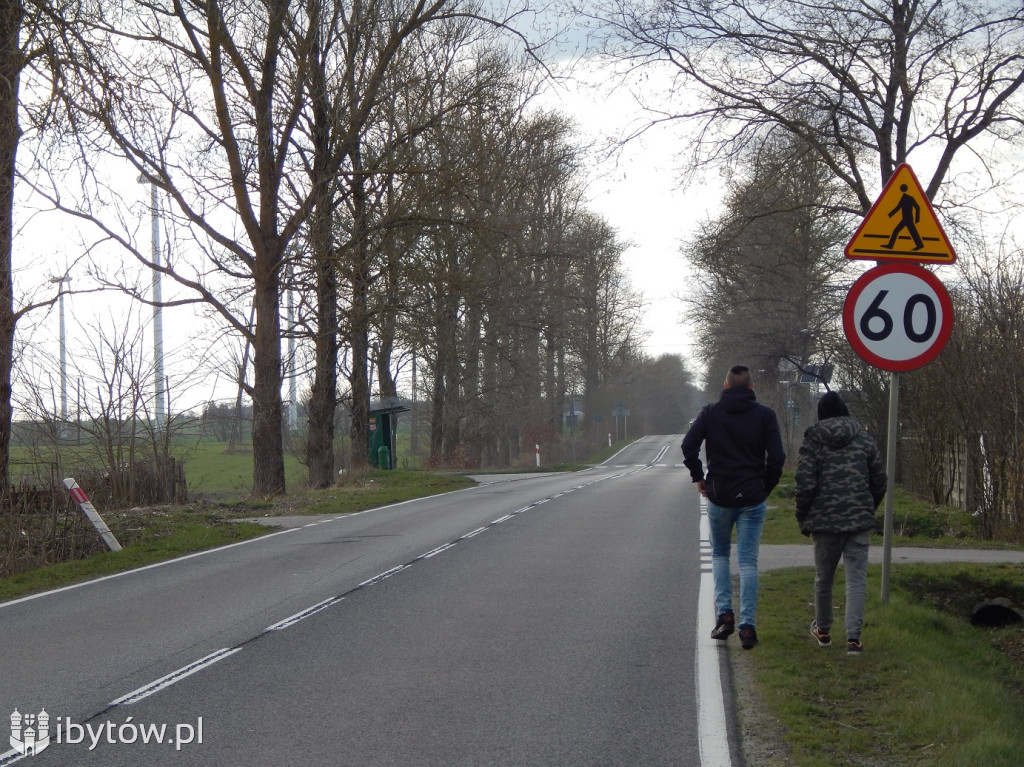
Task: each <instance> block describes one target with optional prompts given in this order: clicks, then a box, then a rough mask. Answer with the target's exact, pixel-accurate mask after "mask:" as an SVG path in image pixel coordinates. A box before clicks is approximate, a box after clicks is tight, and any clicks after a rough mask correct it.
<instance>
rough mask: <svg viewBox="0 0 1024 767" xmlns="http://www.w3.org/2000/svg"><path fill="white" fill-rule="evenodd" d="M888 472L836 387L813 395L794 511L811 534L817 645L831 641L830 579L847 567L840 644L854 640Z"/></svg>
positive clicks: (856, 645)
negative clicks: (813, 414) (814, 411)
mask: <svg viewBox="0 0 1024 767" xmlns="http://www.w3.org/2000/svg"><path fill="white" fill-rule="evenodd" d="M886 482H887V477H886V474H885V468H884V465H883V463H882V454H881V451H880V450H879V449H878V445H877V444H876V443H875V440H874V438H872V436H871V435H870V434H868V433H867V432H866V431H864V429H863V428H861V426H860V424H858V423H857V422H856V421H855V420H854V419H852V418H850V411H849V409H848V408H847V407H846V403H845V402H843V400H842V398H841V397H840V396H839V395H838V394H836V393H835V392H828V393H826V394H825V395H824V396H823V397H822V398H821V399H820V400H819V401H818V422H817V423H816V424H814V425H813V426H811V427H810V428H808V429H807V431H806V432H804V441H803V444H802V445H801V446H800V454H799V459H798V461H797V467H796V519H797V522H799V523H800V530H801V531H802V532H803V533H804V534H805V535H810V536H812V537H813V538H814V569H815V574H814V623H812V624H811V634H812V635H813V636H814V638H815V639H817V640H818V644H819V645H820V646H821V647H829V646H831V644H832V637H831V628H832V584H833V581H834V579H835V575H836V568H837V567H838V565H839V560H840V558H841V559H842V560H843V567H844V569H845V571H846V621H845V623H846V626H845V628H846V651H847V653H849V654H851V655H857V654H859V653H860V652H862V651H863V649H864V645H862V644H861V641H860V633H861V628H862V626H863V624H864V602H865V599H866V597H867V573H868V546H869V544H870V543H871V531H872V530H873V529H874V528H875V512H876V510H877V509H878V505H879V504H880V503H881V502H882V499H883V498H884V497H885V489H886Z"/></svg>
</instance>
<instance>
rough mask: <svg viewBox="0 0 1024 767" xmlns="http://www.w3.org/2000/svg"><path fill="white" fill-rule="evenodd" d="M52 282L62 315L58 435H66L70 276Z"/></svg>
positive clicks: (53, 279)
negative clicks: (66, 320) (66, 304)
mask: <svg viewBox="0 0 1024 767" xmlns="http://www.w3.org/2000/svg"><path fill="white" fill-rule="evenodd" d="M50 282H51V283H53V284H54V285H57V286H58V288H57V303H58V306H59V313H60V428H59V430H58V434H59V435H60V436H63V435H64V427H65V425H66V424H67V422H68V345H67V326H66V325H65V324H64V283H65V282H67V283H70V282H71V278H70V277H69V276H68V275H66V274H65V275H64V276H63V277H51V278H50Z"/></svg>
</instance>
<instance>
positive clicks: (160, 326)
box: [139, 176, 164, 432]
mask: <svg viewBox="0 0 1024 767" xmlns="http://www.w3.org/2000/svg"><path fill="white" fill-rule="evenodd" d="M139 183H140V184H149V185H150V190H151V197H150V209H151V210H152V214H153V218H152V238H153V264H154V265H155V268H154V269H153V390H154V393H155V394H156V430H157V431H158V432H161V431H163V428H164V318H163V311H162V307H161V306H160V304H161V302H162V300H163V296H162V294H161V289H160V277H161V272H160V197H159V190H158V189H157V186H156V184H153V183H151V182H150V180H149V179H147V178H146V177H145V176H139Z"/></svg>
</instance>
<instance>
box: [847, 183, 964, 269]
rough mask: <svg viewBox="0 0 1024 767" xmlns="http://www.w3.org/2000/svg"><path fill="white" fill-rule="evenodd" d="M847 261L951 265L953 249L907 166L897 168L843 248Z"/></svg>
mask: <svg viewBox="0 0 1024 767" xmlns="http://www.w3.org/2000/svg"><path fill="white" fill-rule="evenodd" d="M846 257H847V258H863V259H870V260H872V261H917V262H927V263H937V264H951V263H953V262H954V261H955V260H956V254H955V253H954V252H953V246H952V245H950V242H949V240H948V239H947V237H946V233H945V232H944V231H943V230H942V226H941V225H940V224H939V220H938V218H936V216H935V211H933V210H932V206H931V203H929V202H928V197H927V195H926V194H925V193H924V191H923V190H922V189H921V185H920V184H919V183H918V181H917V178H916V177H915V176H914V172H913V171H912V170H911V169H910V166H909V165H900V166H899V167H898V168H897V169H896V172H895V173H893V175H892V178H890V179H889V183H888V184H886V185H885V189H883V190H882V193H881V194H880V195H879V196H878V199H877V200H876V201H875V204H874V205H873V206H872V207H871V210H869V211H868V214H867V215H866V216H865V217H864V221H862V222H861V225H860V227H859V228H858V229H857V232H856V233H855V234H854V235H853V238H852V239H851V240H850V243H849V244H848V245H847V246H846Z"/></svg>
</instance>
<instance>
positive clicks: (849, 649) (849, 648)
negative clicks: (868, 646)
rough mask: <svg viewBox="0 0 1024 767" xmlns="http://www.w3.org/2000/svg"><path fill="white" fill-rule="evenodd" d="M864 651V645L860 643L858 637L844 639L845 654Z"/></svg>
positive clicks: (856, 653) (857, 653) (858, 653)
mask: <svg viewBox="0 0 1024 767" xmlns="http://www.w3.org/2000/svg"><path fill="white" fill-rule="evenodd" d="M862 652H864V645H862V644H861V643H860V640H859V639H847V640H846V654H847V655H860V654H861V653H862Z"/></svg>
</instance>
